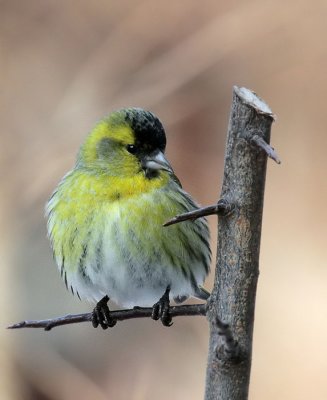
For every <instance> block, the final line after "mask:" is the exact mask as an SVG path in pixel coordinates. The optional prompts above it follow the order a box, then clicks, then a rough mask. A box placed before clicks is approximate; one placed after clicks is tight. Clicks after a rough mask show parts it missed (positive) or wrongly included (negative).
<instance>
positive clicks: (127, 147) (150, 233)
mask: <svg viewBox="0 0 327 400" xmlns="http://www.w3.org/2000/svg"><path fill="white" fill-rule="evenodd" d="M165 147H166V135H165V131H164V128H163V126H162V124H161V122H160V120H159V119H158V118H157V117H156V116H155V115H154V114H153V113H152V112H149V111H145V110H143V109H141V108H126V109H122V110H119V111H116V112H113V113H112V114H110V115H109V116H108V117H107V118H104V119H103V120H102V121H100V122H99V123H98V124H97V125H96V126H95V127H94V129H93V130H92V131H91V132H90V134H89V135H88V136H87V138H86V140H85V142H84V144H83V145H82V146H81V148H80V151H79V153H78V157H77V161H76V165H75V167H74V168H73V170H72V171H70V172H68V173H67V174H66V175H65V176H64V177H63V179H62V180H61V182H60V183H59V185H58V187H57V188H56V189H55V191H54V193H53V194H52V196H51V198H50V199H49V201H48V203H47V205H46V214H47V218H48V235H49V237H50V240H51V244H52V249H53V253H54V257H55V260H56V262H57V265H58V267H59V270H60V272H61V276H62V277H63V279H64V281H65V283H66V286H67V287H68V288H69V289H70V290H71V291H72V293H73V294H76V295H77V296H78V297H80V298H84V299H88V300H91V301H94V302H97V306H96V307H95V309H94V313H93V325H94V326H97V325H98V324H99V323H100V324H101V326H102V327H103V328H106V327H108V326H113V325H114V324H115V321H114V320H113V319H112V318H111V316H110V313H109V309H108V308H107V304H106V303H107V301H108V299H109V297H110V299H112V300H113V301H114V302H115V303H116V304H118V305H120V306H123V307H134V306H140V307H149V306H153V305H155V307H154V313H153V318H155V319H158V318H159V317H160V318H161V319H162V322H163V323H164V324H165V325H169V324H170V321H171V319H170V318H169V313H168V305H169V299H174V300H175V301H176V302H177V303H180V302H182V301H184V300H186V299H187V298H188V297H190V296H193V297H197V298H200V299H203V300H206V299H207V298H208V296H209V293H208V292H207V291H206V290H204V289H203V288H202V286H201V285H202V284H203V282H204V279H205V277H206V276H207V274H208V272H209V268H210V260H211V252H210V247H209V230H208V225H207V221H206V219H205V218H200V219H197V220H195V221H186V222H183V223H180V224H176V225H172V226H169V227H163V224H164V223H165V222H166V221H167V220H169V219H170V218H172V217H173V216H175V215H176V214H181V213H185V212H188V211H192V210H194V209H196V208H198V206H197V204H196V203H195V202H194V201H193V199H192V198H191V196H190V195H189V194H187V193H186V192H185V191H184V190H183V189H182V186H181V184H180V182H179V180H178V178H177V177H176V175H175V174H174V171H173V169H172V167H171V165H170V164H169V162H168V161H167V159H166V157H165V155H164V152H165ZM108 296H109V297H108ZM159 299H160V301H159V302H158V300H159ZM167 303H168V305H167Z"/></svg>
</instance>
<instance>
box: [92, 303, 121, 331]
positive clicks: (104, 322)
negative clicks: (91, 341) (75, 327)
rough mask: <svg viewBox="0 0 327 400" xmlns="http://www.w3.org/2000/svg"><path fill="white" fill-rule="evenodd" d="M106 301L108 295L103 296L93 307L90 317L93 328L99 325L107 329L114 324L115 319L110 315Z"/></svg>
mask: <svg viewBox="0 0 327 400" xmlns="http://www.w3.org/2000/svg"><path fill="white" fill-rule="evenodd" d="M108 301H109V297H108V296H104V297H103V298H102V299H101V300H100V301H99V302H98V303H97V305H96V306H95V307H94V310H93V312H92V319H91V321H92V325H93V327H94V328H97V327H98V326H99V325H100V326H101V328H102V329H108V328H112V327H113V326H115V325H116V323H117V320H115V319H114V318H112V316H111V315H110V310H109V307H108V304H107V303H108Z"/></svg>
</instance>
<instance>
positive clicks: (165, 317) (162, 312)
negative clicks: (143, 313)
mask: <svg viewBox="0 0 327 400" xmlns="http://www.w3.org/2000/svg"><path fill="white" fill-rule="evenodd" d="M169 292H170V287H169V286H168V287H167V289H166V291H165V293H164V294H163V296H162V297H161V298H160V300H159V301H158V302H157V303H155V304H154V305H153V307H152V314H151V318H152V319H154V320H155V321H157V320H158V319H159V318H160V320H161V322H162V325H164V326H171V325H172V324H173V322H172V317H171V315H170V302H169Z"/></svg>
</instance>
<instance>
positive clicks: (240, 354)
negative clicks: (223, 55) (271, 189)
mask: <svg viewBox="0 0 327 400" xmlns="http://www.w3.org/2000/svg"><path fill="white" fill-rule="evenodd" d="M273 119H274V116H273V114H272V112H271V110H270V108H269V107H268V106H267V104H266V103H264V102H263V101H262V100H261V99H260V98H259V97H258V96H257V95H256V94H255V93H253V92H251V91H250V90H248V89H245V88H238V87H234V93H233V102H232V107H231V115H230V121H229V127H228V137H227V145H226V153H225V167H224V178H223V185H222V193H221V196H220V197H221V198H223V199H225V200H226V201H227V202H229V203H230V204H234V205H235V210H234V212H232V213H229V214H227V215H225V216H223V217H221V218H219V220H218V244H217V262H216V273H215V282H214V288H213V291H212V294H211V296H210V298H209V300H208V311H207V316H208V319H209V322H210V340H209V355H208V367H207V379H206V394H205V400H227V399H228V400H246V399H247V398H248V387H249V378H250V370H251V353H252V333H253V322H254V308H255V296H256V286H257V279H258V274H259V249H260V237H261V223H262V210H263V195H264V186H265V176H266V164H267V155H269V156H270V157H272V158H273V159H275V161H277V162H278V161H279V159H278V156H277V154H276V153H275V152H274V151H273V149H272V147H271V146H270V145H269V140H270V128H271V124H272V122H273ZM254 144H255V145H254ZM262 150H264V151H262ZM220 321H226V322H228V325H227V324H223V323H221V322H220Z"/></svg>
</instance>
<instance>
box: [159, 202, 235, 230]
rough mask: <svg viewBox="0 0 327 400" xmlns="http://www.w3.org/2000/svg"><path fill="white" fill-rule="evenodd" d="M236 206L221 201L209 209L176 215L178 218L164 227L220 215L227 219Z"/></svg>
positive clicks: (171, 220)
mask: <svg viewBox="0 0 327 400" xmlns="http://www.w3.org/2000/svg"><path fill="white" fill-rule="evenodd" d="M234 208H235V207H234V205H233V204H231V203H229V202H228V201H227V200H224V199H220V200H219V201H218V203H217V204H214V205H213V206H208V207H202V208H199V209H198V210H194V211H190V212H187V213H185V214H180V215H176V217H174V218H172V219H170V220H169V221H167V222H165V223H164V225H163V226H169V225H174V224H178V223H179V222H183V221H188V220H192V221H194V220H195V219H198V218H201V217H206V216H208V215H218V216H224V217H226V216H227V215H229V214H230V213H231V212H233V210H234Z"/></svg>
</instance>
